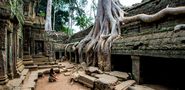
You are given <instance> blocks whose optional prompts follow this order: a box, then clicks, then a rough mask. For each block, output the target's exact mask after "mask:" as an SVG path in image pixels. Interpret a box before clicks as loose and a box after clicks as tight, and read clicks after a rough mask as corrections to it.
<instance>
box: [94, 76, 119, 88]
mask: <svg viewBox="0 0 185 90" xmlns="http://www.w3.org/2000/svg"><path fill="white" fill-rule="evenodd" d="M95 76H96V77H97V78H98V79H97V80H96V81H95V90H112V89H113V88H114V86H115V85H116V83H117V81H118V78H117V77H115V76H110V75H106V74H97V75H95Z"/></svg>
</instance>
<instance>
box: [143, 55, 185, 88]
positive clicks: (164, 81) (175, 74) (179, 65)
mask: <svg viewBox="0 0 185 90" xmlns="http://www.w3.org/2000/svg"><path fill="white" fill-rule="evenodd" d="M184 68H185V60H184V59H172V58H170V59H169V58H158V57H141V62H140V69H141V70H140V71H141V78H142V83H144V84H158V85H163V86H166V87H170V88H173V89H174V90H182V89H184V88H183V83H181V81H184V80H185V77H184V76H185V71H184Z"/></svg>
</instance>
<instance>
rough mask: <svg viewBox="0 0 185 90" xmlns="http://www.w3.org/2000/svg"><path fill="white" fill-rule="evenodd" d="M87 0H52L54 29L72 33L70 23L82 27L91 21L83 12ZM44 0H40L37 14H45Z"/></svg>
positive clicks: (45, 3) (45, 5)
mask: <svg viewBox="0 0 185 90" xmlns="http://www.w3.org/2000/svg"><path fill="white" fill-rule="evenodd" d="M87 1H88V0H53V2H52V3H53V4H52V20H53V27H54V30H55V31H61V32H65V33H66V34H68V35H70V34H72V31H74V30H72V27H71V25H72V24H75V25H77V26H79V27H80V28H82V29H84V28H86V27H88V26H89V25H90V24H91V23H92V22H91V20H92V18H90V17H88V16H87V15H86V13H85V10H84V9H85V8H84V7H85V6H86V5H87ZM46 7H47V2H46V0H40V3H39V7H38V10H37V11H38V13H39V16H45V15H46Z"/></svg>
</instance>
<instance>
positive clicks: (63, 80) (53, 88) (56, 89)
mask: <svg viewBox="0 0 185 90" xmlns="http://www.w3.org/2000/svg"><path fill="white" fill-rule="evenodd" d="M58 78H59V79H58V80H57V81H56V82H48V76H43V77H42V78H39V79H38V81H37V85H36V90H90V89H89V88H87V87H85V86H83V85H82V84H79V83H73V85H71V84H70V81H69V80H70V76H64V75H63V74H58Z"/></svg>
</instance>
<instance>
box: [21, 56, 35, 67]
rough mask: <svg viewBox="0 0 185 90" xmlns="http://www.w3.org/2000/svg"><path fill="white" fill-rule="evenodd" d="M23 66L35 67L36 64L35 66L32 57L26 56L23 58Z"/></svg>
mask: <svg viewBox="0 0 185 90" xmlns="http://www.w3.org/2000/svg"><path fill="white" fill-rule="evenodd" d="M23 64H24V65H25V66H31V65H34V64H33V58H32V56H30V55H24V56H23Z"/></svg>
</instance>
